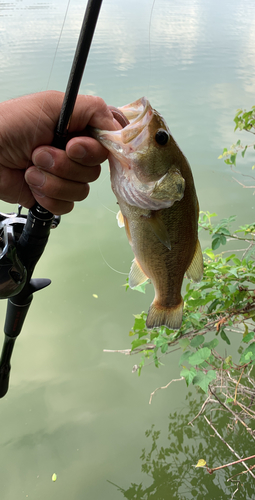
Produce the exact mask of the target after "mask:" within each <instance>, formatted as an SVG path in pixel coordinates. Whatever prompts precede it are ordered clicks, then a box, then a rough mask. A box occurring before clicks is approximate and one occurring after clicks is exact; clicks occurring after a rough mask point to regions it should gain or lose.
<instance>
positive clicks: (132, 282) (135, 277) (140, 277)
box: [129, 259, 148, 288]
mask: <svg viewBox="0 0 255 500" xmlns="http://www.w3.org/2000/svg"><path fill="white" fill-rule="evenodd" d="M147 279H148V276H146V274H144V272H143V270H142V269H141V267H140V265H139V263H138V262H137V260H136V259H134V260H133V262H132V266H131V269H130V273H129V286H130V288H135V287H136V286H138V285H141V284H142V283H144V282H145V281H147Z"/></svg>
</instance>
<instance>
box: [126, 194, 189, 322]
mask: <svg viewBox="0 0 255 500" xmlns="http://www.w3.org/2000/svg"><path fill="white" fill-rule="evenodd" d="M119 205H120V209H121V212H122V214H123V216H124V220H125V226H126V231H127V234H128V239H129V242H130V244H131V247H132V250H133V252H134V255H135V258H136V260H137V262H138V264H139V266H140V267H141V269H142V271H143V273H144V274H145V275H146V276H147V277H148V278H149V279H150V280H151V282H152V283H153V286H154V289H155V298H154V301H153V303H152V304H151V306H150V309H149V312H148V317H147V327H148V328H154V327H158V326H161V325H165V326H167V327H168V328H173V329H177V328H180V326H181V322H182V311H183V299H182V296H181V287H182V282H183V277H184V274H185V272H186V270H187V268H188V267H189V265H190V263H191V261H192V258H193V255H194V252H195V248H196V241H197V232H196V227H197V221H196V214H195V213H194V214H193V211H192V207H189V210H188V211H187V213H186V214H185V217H183V213H182V212H183V208H184V207H183V206H182V204H181V202H178V203H176V204H174V205H173V207H170V208H168V209H163V210H160V211H157V214H156V216H157V217H159V218H160V223H161V224H162V223H163V224H164V226H165V228H166V231H167V233H168V235H169V240H170V242H171V250H169V248H167V246H166V245H164V244H163V243H162V242H161V241H160V240H159V238H158V237H157V235H156V234H155V231H154V230H153V227H152V226H151V224H150V223H149V221H150V217H151V216H155V214H152V213H151V211H147V210H141V209H139V208H137V207H131V206H129V205H127V204H126V203H125V202H123V201H122V200H119Z"/></svg>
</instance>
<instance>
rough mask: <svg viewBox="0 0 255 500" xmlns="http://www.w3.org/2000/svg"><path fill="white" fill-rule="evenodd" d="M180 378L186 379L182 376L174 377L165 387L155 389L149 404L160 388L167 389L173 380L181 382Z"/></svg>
mask: <svg viewBox="0 0 255 500" xmlns="http://www.w3.org/2000/svg"><path fill="white" fill-rule="evenodd" d="M180 380H185V379H184V377H181V378H174V379H172V380H170V382H168V384H167V385H165V386H163V387H157V389H155V391H153V392H152V393H151V395H150V400H149V405H150V404H151V400H152V398H153V396H154V394H155V393H156V392H157V391H159V389H167V388H168V387H169V385H170V384H171V383H172V382H180Z"/></svg>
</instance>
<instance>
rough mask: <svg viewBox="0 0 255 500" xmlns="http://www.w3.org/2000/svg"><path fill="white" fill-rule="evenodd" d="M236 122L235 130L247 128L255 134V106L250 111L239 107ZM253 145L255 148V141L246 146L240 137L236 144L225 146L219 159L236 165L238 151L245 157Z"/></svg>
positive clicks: (246, 129)
mask: <svg viewBox="0 0 255 500" xmlns="http://www.w3.org/2000/svg"><path fill="white" fill-rule="evenodd" d="M234 122H235V124H236V126H235V131H236V130H237V129H238V130H240V131H242V130H245V131H246V132H250V133H251V134H255V106H252V108H251V110H249V111H246V110H242V109H238V110H237V112H236V115H235V118H234ZM252 147H253V148H254V149H255V144H254V143H252V144H249V145H248V144H246V145H245V146H244V145H243V144H242V143H241V140H240V139H239V140H238V141H237V142H236V143H235V144H232V146H231V147H230V148H229V149H228V148H224V149H223V153H222V155H220V156H219V159H221V158H223V159H224V161H225V163H226V164H227V165H231V166H236V157H237V154H238V152H239V151H241V154H242V157H243V158H244V156H245V153H246V151H247V149H249V148H252ZM252 168H253V169H254V168H255V165H253V167H252Z"/></svg>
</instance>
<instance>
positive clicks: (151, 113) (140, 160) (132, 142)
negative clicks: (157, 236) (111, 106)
mask: <svg viewBox="0 0 255 500" xmlns="http://www.w3.org/2000/svg"><path fill="white" fill-rule="evenodd" d="M118 111H119V113H120V115H124V117H125V118H126V122H127V124H126V125H125V126H124V127H123V128H122V129H120V130H115V131H107V130H100V129H97V128H95V129H93V132H92V133H93V136H94V137H95V138H96V139H97V140H98V141H99V142H100V143H101V144H102V145H103V146H104V147H105V148H106V149H108V150H109V151H110V153H111V154H110V156H109V162H110V171H111V183H112V189H113V192H114V193H115V195H116V197H117V198H118V197H121V198H122V199H124V200H125V201H126V203H128V204H129V205H132V206H137V207H139V208H142V209H146V210H160V209H162V208H169V207H171V206H172V205H173V204H174V203H175V201H180V200H181V199H182V198H183V195H184V189H185V181H184V179H183V177H182V176H181V174H180V172H179V171H178V169H177V168H170V169H169V167H170V166H169V165H168V162H165V167H164V171H163V172H162V171H158V172H157V161H155V160H153V161H152V160H151V153H152V150H153V148H154V149H156V148H155V146H154V145H153V137H152V130H151V129H153V123H154V122H153V120H154V119H155V116H156V115H158V114H157V112H156V111H155V110H154V109H153V108H152V107H151V105H150V103H149V101H148V100H147V99H146V98H145V97H141V98H140V99H138V100H137V101H135V102H133V103H131V104H127V105H125V106H122V107H120V108H117V112H118ZM159 116H160V115H159ZM116 119H117V120H118V117H117V116H116ZM120 119H121V116H120ZM160 120H161V123H162V124H163V125H164V126H165V127H166V129H167V130H168V132H169V134H170V131H169V129H168V128H167V125H166V124H165V122H164V120H163V118H162V117H160ZM118 121H119V122H120V123H121V121H122V123H123V120H118ZM124 124H125V119H124ZM158 163H159V162H158ZM150 164H151V165H152V168H151V170H152V172H151V171H150V168H147V167H148V165H150ZM161 165H162V162H161ZM161 170H162V167H161Z"/></svg>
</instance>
